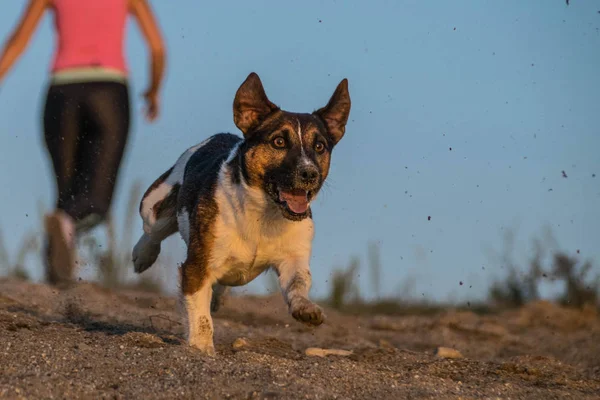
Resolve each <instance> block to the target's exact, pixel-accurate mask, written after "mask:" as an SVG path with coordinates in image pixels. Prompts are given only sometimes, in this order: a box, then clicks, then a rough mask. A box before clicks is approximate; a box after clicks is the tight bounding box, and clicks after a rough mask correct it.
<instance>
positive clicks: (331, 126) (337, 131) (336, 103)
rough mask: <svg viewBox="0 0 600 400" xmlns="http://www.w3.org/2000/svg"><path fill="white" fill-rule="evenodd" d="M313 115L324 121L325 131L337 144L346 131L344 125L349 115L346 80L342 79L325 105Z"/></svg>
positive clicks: (348, 95)
mask: <svg viewBox="0 0 600 400" xmlns="http://www.w3.org/2000/svg"><path fill="white" fill-rule="evenodd" d="M314 114H316V115H318V116H319V117H321V118H322V119H323V121H325V125H326V126H327V130H328V131H329V134H330V135H331V138H332V140H333V143H334V144H337V143H338V142H339V141H340V140H341V139H342V137H343V136H344V132H345V131H346V123H347V122H348V116H349V115H350V93H348V79H343V80H342V81H341V82H340V83H339V85H338V86H337V88H336V89H335V92H333V95H332V96H331V99H329V103H327V105H326V106H325V107H323V108H321V109H319V110H317V111H315V112H314Z"/></svg>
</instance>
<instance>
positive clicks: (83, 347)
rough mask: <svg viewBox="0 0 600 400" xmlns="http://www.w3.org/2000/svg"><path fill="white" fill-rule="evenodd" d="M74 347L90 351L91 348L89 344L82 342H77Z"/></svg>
mask: <svg viewBox="0 0 600 400" xmlns="http://www.w3.org/2000/svg"><path fill="white" fill-rule="evenodd" d="M75 348H76V349H78V350H82V351H90V350H92V348H91V346H88V345H87V344H85V343H84V342H81V343H78V344H76V345H75Z"/></svg>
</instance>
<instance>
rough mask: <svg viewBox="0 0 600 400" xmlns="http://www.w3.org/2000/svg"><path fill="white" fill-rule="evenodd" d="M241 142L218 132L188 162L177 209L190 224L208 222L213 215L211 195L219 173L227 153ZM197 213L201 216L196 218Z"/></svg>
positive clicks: (213, 204) (229, 135) (214, 210)
mask: <svg viewBox="0 0 600 400" xmlns="http://www.w3.org/2000/svg"><path fill="white" fill-rule="evenodd" d="M241 141H242V138H240V137H239V136H236V135H233V134H231V133H218V134H216V135H214V136H213V137H212V138H210V139H209V141H208V142H207V143H205V144H204V145H203V146H202V147H200V148H199V149H198V150H196V152H195V153H194V154H193V155H192V156H191V157H190V159H189V160H188V163H187V165H186V167H185V173H184V179H183V185H182V186H181V190H180V192H179V201H178V202H177V203H178V210H181V209H182V208H185V209H186V210H187V212H188V213H189V214H190V222H192V223H194V220H197V218H198V217H199V218H201V219H202V220H203V221H206V222H208V221H210V220H212V219H213V218H214V216H215V215H216V213H217V206H216V202H215V199H214V193H215V190H216V186H217V180H218V177H219V170H220V169H221V165H222V164H223V163H224V162H225V160H227V157H228V156H229V153H231V150H232V149H233V148H234V147H235V146H236V145H237V144H238V143H239V142H241ZM236 175H237V173H236ZM198 206H199V207H198ZM197 208H199V209H200V210H197ZM198 212H200V213H201V214H202V215H200V216H199V215H196V214H197V213H198Z"/></svg>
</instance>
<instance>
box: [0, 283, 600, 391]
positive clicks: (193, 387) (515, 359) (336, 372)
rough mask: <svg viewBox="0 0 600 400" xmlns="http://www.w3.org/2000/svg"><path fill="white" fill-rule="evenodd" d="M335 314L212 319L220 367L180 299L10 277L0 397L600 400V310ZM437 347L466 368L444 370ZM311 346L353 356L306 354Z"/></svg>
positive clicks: (267, 312) (2, 318) (277, 309)
mask: <svg viewBox="0 0 600 400" xmlns="http://www.w3.org/2000/svg"><path fill="white" fill-rule="evenodd" d="M326 313H327V316H328V320H327V322H326V323H325V324H324V325H322V326H321V327H319V328H316V329H314V328H307V327H305V326H303V325H301V324H299V323H296V322H295V321H294V320H293V319H292V318H291V317H290V316H288V315H287V313H286V310H285V308H284V305H283V300H282V299H281V298H280V297H279V296H274V297H270V298H255V297H247V296H245V297H229V298H228V299H227V303H226V304H225V306H224V307H223V308H222V309H221V310H219V312H218V313H216V314H215V315H214V318H215V330H216V332H215V344H216V347H217V352H218V353H219V354H218V357H217V358H215V359H210V358H206V357H203V356H202V355H200V354H198V352H196V351H194V350H193V349H191V348H189V347H188V346H186V345H185V343H184V342H183V340H182V339H183V327H182V326H181V324H180V322H179V317H178V314H177V306H176V301H175V299H174V298H171V297H166V296H159V295H155V294H149V293H141V292H113V291H109V290H105V289H102V288H99V287H98V286H96V285H93V284H89V283H82V284H79V285H77V286H76V287H75V288H72V289H70V290H68V291H64V292H59V291H58V290H55V289H53V288H51V287H49V286H46V285H39V284H32V283H26V282H21V281H18V280H14V279H6V278H4V279H1V280H0V398H7V399H8V398H10V399H13V398H15V399H16V398H70V399H72V398H136V399H138V398H139V399H155V398H169V399H172V398H200V399H202V398H207V399H208V398H210V399H213V398H214V399H220V398H235V399H369V398H377V399H417V398H435V399H457V398H462V399H469V398H490V399H496V398H500V399H519V398H523V399H525V398H526V399H558V398H560V399H567V398H572V399H592V398H595V399H597V398H599V397H600V318H599V316H598V315H597V313H596V311H595V310H583V311H575V310H568V309H564V308H560V307H557V306H554V305H551V304H548V303H536V304H531V305H530V306H527V307H525V308H523V309H520V310H515V311H511V312H506V313H503V314H501V315H488V316H477V315H475V314H473V313H465V312H461V313H458V312H454V311H452V310H448V311H446V312H444V313H442V314H439V315H436V316H427V317H425V316H423V317H419V316H416V317H415V316H413V317H380V316H361V317H354V316H344V315H339V314H336V313H335V312H334V311H332V310H326ZM239 338H243V340H242V341H240V340H238V341H237V342H236V339H239ZM234 343H236V346H234ZM240 343H241V344H242V345H241V347H240V348H235V347H237V344H240ZM438 346H446V347H451V348H454V349H456V350H458V351H460V352H461V353H462V355H464V358H459V359H448V358H441V357H439V356H438V355H435V354H434V352H435V349H436V348H437V347H438ZM309 347H320V348H335V349H343V350H349V351H351V354H350V355H344V356H340V355H333V356H327V357H325V358H320V357H314V356H307V355H306V354H305V350H306V349H307V348H309Z"/></svg>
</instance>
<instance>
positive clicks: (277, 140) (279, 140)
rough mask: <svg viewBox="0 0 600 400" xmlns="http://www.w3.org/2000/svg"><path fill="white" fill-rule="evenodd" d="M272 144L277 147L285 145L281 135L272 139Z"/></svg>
mask: <svg viewBox="0 0 600 400" xmlns="http://www.w3.org/2000/svg"><path fill="white" fill-rule="evenodd" d="M273 146H275V147H277V148H278V149H281V148H283V147H285V139H284V138H282V137H281V136H278V137H276V138H275V139H273Z"/></svg>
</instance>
